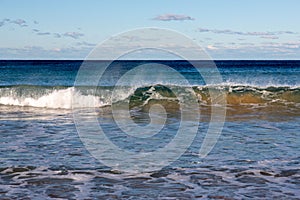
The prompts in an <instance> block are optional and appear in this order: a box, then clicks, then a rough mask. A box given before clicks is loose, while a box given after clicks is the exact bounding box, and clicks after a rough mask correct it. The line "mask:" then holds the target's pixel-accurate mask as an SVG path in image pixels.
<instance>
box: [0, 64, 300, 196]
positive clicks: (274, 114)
mask: <svg viewBox="0 0 300 200" xmlns="http://www.w3.org/2000/svg"><path fill="white" fill-rule="evenodd" d="M195 63H196V64H199V65H203V73H205V74H208V75H207V77H208V78H209V80H210V82H209V83H208V82H207V80H206V79H205V78H203V77H202V76H201V74H199V71H197V70H196V69H195V68H194V67H193V66H192V65H191V63H189V62H186V61H159V60H157V61H124V60H123V61H114V62H112V63H110V62H108V61H90V62H88V63H87V65H88V66H90V67H89V68H86V70H85V71H84V70H83V72H81V75H82V76H81V77H79V75H80V73H78V72H79V71H80V69H82V64H83V61H67V60H66V61H61V60H59V61H35V60H33V61H12V60H8V61H5V60H2V61H0V113H1V114H0V134H1V136H0V199H51V198H54V199H201V198H203V199H250V198H256V199H300V186H299V185H300V154H299V152H300V61H279V60H278V61H229V60H228V61H215V65H216V66H217V69H218V72H219V73H218V74H214V73H212V74H211V73H210V72H211V71H210V70H211V68H210V67H209V65H210V64H208V63H206V62H205V61H195ZM104 65H105V66H106V65H108V67H107V69H106V70H105V71H104V72H103V74H102V75H103V76H102V77H101V78H99V79H96V80H95V79H94V78H95V77H97V76H98V75H99V74H97V73H99V72H98V71H97V69H98V67H99V66H104ZM141 65H144V66H145V67H146V69H143V70H142V71H139V70H140V69H139V68H138V66H141ZM157 66H161V67H160V68H159V70H158V69H157V68H156V67H157ZM162 66H168V67H170V68H171V69H172V70H167V69H166V68H164V67H162ZM134 69H137V70H136V71H134ZM139 72H142V73H143V76H137V74H138V73H139ZM177 73H178V74H179V75H176V76H175V75H174V74H177ZM124 76H126V77H127V78H122V77H124ZM158 77H159V78H158ZM218 77H219V78H220V79H218ZM183 79H186V80H187V81H183ZM91 80H92V83H91ZM214 80H218V81H214ZM215 94H216V95H215ZM220 94H221V95H220ZM214 95H215V97H216V98H214ZM220 98H221V100H220ZM216 99H217V100H216ZM222 99H223V100H224V101H222ZM195 105H196V106H195ZM198 115H199V118H197V116H198ZM128 116H129V117H128ZM212 121H213V123H212ZM216 124H221V125H222V127H221V128H222V129H221V132H220V133H219V134H218V135H217V134H215V135H214V138H213V139H211V138H208V139H211V140H209V141H215V142H216V143H215V144H214V145H212V144H211V143H209V142H208V143H207V144H210V145H211V147H212V148H211V151H208V154H207V155H206V156H202V157H201V156H200V154H199V150H200V149H201V148H202V146H201V145H202V144H204V143H206V142H205V141H206V138H207V137H206V135H207V132H209V130H210V128H211V126H213V125H216ZM95 126H97V128H96V129H95V128H94V127H95ZM216 126H218V125H216ZM182 127H183V128H182ZM100 129H101V131H102V133H103V134H104V136H103V137H102V136H101V137H100V134H99V133H98V132H97V130H100ZM178 130H181V131H182V136H181V138H179V139H177V135H176V134H177V132H178ZM212 130H215V129H212ZM85 131H86V132H85ZM193 131H196V132H195V135H194V136H193V137H190V133H191V132H193ZM188 138H191V141H190V142H187V143H185V141H187V140H188ZM176 139H177V140H178V141H179V143H175V144H179V145H173V146H172V145H171V146H172V148H171V150H172V151H171V150H170V151H161V152H164V153H161V154H157V155H156V154H153V155H154V156H153V157H149V158H147V156H148V155H150V154H151V152H156V151H158V152H160V151H159V150H161V149H164V148H168V147H169V146H168V144H170V143H171V144H174V143H173V141H174V140H176ZM214 139H216V140H214ZM107 141H110V143H109V144H110V145H108V144H107ZM178 141H177V142H178ZM180 141H182V143H180ZM106 145H107V146H108V147H107V146H106ZM181 145H182V146H181ZM115 147H118V151H115V149H114V148H115ZM95 149H96V150H95ZM99 149H100V150H101V151H100V150H99ZM173 150H174V151H173ZM115 152H119V153H115ZM180 152H181V153H182V154H180V156H178V158H177V157H176V156H175V157H176V159H170V160H168V159H169V157H168V156H166V157H164V156H165V154H168V155H172V154H174V155H175V154H176V153H180ZM137 154H140V155H142V156H141V157H135V155H137ZM129 155H132V157H131V156H129ZM126 156H128V157H126ZM99 158H100V159H99ZM102 158H103V160H102ZM165 163H167V164H165ZM110 164H111V165H110ZM143 164H144V166H143ZM141 166H142V170H141ZM153 166H161V167H160V168H159V169H157V170H155V167H153ZM152 167H153V168H152ZM127 169H128V170H127Z"/></svg>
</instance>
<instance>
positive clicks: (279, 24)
mask: <svg viewBox="0 0 300 200" xmlns="http://www.w3.org/2000/svg"><path fill="white" fill-rule="evenodd" d="M299 8H300V1H299V0H285V1H276V0H263V1H262V0H243V1H237V0H151V1H145V0H144V1H142V0H118V1H117V0H76V1H74V0H26V1H24V0H0V59H80V60H81V59H85V58H86V57H87V56H88V54H89V52H90V51H91V50H92V49H93V48H95V47H96V45H97V44H100V43H101V42H103V41H104V40H107V39H109V38H110V37H111V36H113V35H117V34H119V33H122V32H124V31H130V30H133V29H137V28H143V27H157V28H166V29H170V30H174V31H177V32H179V33H182V34H184V35H185V36H187V37H189V38H191V40H193V41H194V42H196V43H197V44H198V45H199V46H201V47H202V48H203V49H205V50H206V51H207V53H208V54H209V56H210V57H211V58H213V59H215V60H220V59H247V60H248V59H249V60H250V59H299V60H300V25H299V24H300V23H299V22H300V12H299ZM116 48H117V47H116ZM162 59H163V58H162Z"/></svg>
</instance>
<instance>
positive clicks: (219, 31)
mask: <svg viewBox="0 0 300 200" xmlns="http://www.w3.org/2000/svg"><path fill="white" fill-rule="evenodd" d="M198 31H199V32H200V33H205V32H210V33H215V34H228V35H245V36H261V37H269V39H274V38H275V37H273V38H272V37H271V36H275V35H282V34H297V33H296V32H292V31H263V32H256V31H254V32H242V31H234V30H230V29H223V30H222V29H207V28H199V29H198Z"/></svg>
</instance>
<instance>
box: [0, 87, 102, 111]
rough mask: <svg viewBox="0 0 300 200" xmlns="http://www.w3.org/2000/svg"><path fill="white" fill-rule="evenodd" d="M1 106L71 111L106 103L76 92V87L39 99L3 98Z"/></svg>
mask: <svg viewBox="0 0 300 200" xmlns="http://www.w3.org/2000/svg"><path fill="white" fill-rule="evenodd" d="M74 99H76V101H74ZM74 102H75V103H74ZM0 104H2V105H10V106H31V107H39V108H63V109H71V108H72V107H73V108H82V107H101V106H105V105H106V103H105V102H102V101H100V99H99V98H98V97H95V96H93V95H82V94H81V93H80V92H78V91H76V90H75V88H74V87H71V88H67V89H61V90H54V91H53V92H51V93H49V94H47V95H43V96H41V97H38V98H33V97H16V96H14V95H12V96H2V97H0ZM72 104H73V105H72Z"/></svg>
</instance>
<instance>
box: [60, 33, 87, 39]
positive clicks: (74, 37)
mask: <svg viewBox="0 0 300 200" xmlns="http://www.w3.org/2000/svg"><path fill="white" fill-rule="evenodd" d="M63 35H64V36H66V37H71V38H73V39H78V38H80V37H82V36H84V34H83V33H79V32H66V33H64V34H63Z"/></svg>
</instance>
